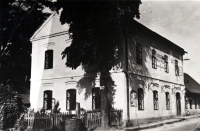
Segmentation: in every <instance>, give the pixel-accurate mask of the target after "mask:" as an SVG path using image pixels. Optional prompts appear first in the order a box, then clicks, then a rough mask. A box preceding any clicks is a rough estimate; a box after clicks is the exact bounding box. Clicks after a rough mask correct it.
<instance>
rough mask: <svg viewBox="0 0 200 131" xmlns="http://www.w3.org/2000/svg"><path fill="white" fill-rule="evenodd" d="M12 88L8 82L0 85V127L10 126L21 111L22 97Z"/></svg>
mask: <svg viewBox="0 0 200 131" xmlns="http://www.w3.org/2000/svg"><path fill="white" fill-rule="evenodd" d="M12 88H13V87H12ZM12 88H11V86H10V85H9V84H6V85H3V84H1V85H0V108H1V109H0V120H1V122H0V123H1V125H0V126H1V129H6V128H12V127H13V126H14V124H15V122H16V120H17V119H18V118H19V116H20V114H21V113H22V112H23V103H22V99H21V97H20V95H19V94H18V93H17V92H16V91H14V90H13V89H12Z"/></svg>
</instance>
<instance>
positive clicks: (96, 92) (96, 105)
mask: <svg viewBox="0 0 200 131" xmlns="http://www.w3.org/2000/svg"><path fill="white" fill-rule="evenodd" d="M92 109H101V94H100V88H92Z"/></svg>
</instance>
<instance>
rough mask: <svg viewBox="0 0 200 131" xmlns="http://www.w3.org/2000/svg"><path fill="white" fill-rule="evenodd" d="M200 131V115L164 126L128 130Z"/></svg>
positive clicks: (129, 130)
mask: <svg viewBox="0 0 200 131" xmlns="http://www.w3.org/2000/svg"><path fill="white" fill-rule="evenodd" d="M136 130H137V131H200V117H197V118H193V119H185V120H183V121H180V122H175V123H171V124H164V125H163V126H159V127H154V128H149V129H133V130H131V129H127V130H126V131H136Z"/></svg>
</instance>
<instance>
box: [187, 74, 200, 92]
mask: <svg viewBox="0 0 200 131" xmlns="http://www.w3.org/2000/svg"><path fill="white" fill-rule="evenodd" d="M184 82H185V88H186V89H187V90H189V92H191V93H199V94H200V84H199V83H198V82H196V81H195V80H194V79H193V78H192V77H191V76H190V75H188V74H187V73H184Z"/></svg>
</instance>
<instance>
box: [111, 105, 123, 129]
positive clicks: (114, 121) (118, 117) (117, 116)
mask: <svg viewBox="0 0 200 131" xmlns="http://www.w3.org/2000/svg"><path fill="white" fill-rule="evenodd" d="M122 116H123V110H116V109H114V110H111V111H110V126H121V124H122Z"/></svg>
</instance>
